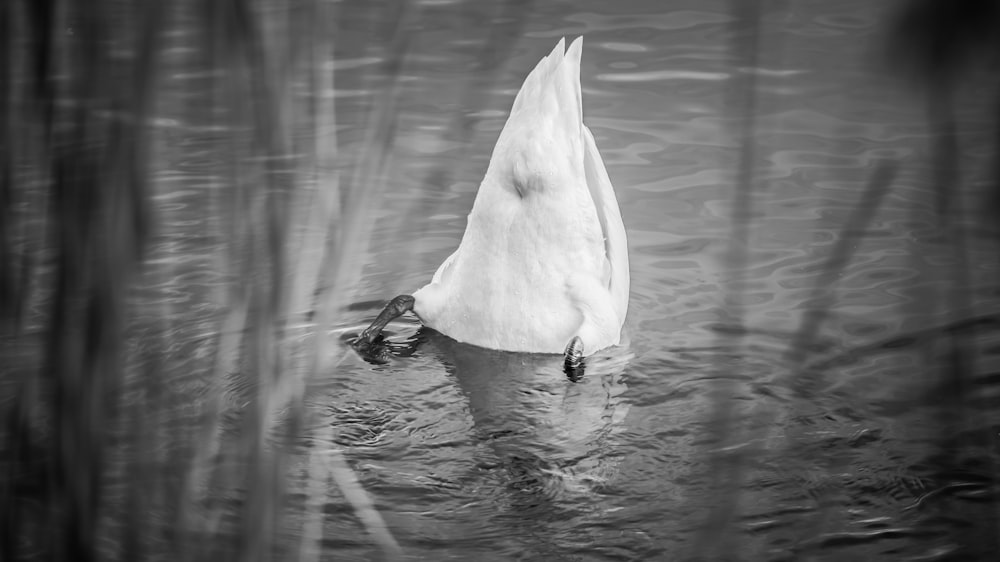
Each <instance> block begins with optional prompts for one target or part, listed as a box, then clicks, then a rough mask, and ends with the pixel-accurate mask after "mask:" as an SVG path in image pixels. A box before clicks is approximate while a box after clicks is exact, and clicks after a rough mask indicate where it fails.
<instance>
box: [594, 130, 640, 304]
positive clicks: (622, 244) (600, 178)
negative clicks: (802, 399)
mask: <svg viewBox="0 0 1000 562" xmlns="http://www.w3.org/2000/svg"><path fill="white" fill-rule="evenodd" d="M583 137H584V159H583V161H584V169H585V172H586V175H587V188H588V189H589V190H590V195H591V197H593V199H594V206H595V207H596V208H597V218H598V219H599V220H600V221H601V230H602V231H603V232H604V252H605V255H606V256H607V259H608V263H609V265H610V266H611V275H610V278H609V280H608V292H609V293H611V298H612V302H613V305H614V308H615V312H616V313H617V314H618V321H619V322H622V323H624V322H625V314H626V312H627V311H628V297H629V283H630V278H629V269H628V240H627V238H626V237H625V224H624V223H623V222H622V214H621V210H620V209H619V208H618V199H617V198H616V197H615V188H614V187H613V186H612V185H611V179H610V178H609V177H608V171H607V169H606V168H605V167H604V160H603V159H602V158H601V153H600V152H598V150H597V143H596V142H595V141H594V135H593V134H592V133H591V132H590V128H589V127H587V126H586V125H584V126H583Z"/></svg>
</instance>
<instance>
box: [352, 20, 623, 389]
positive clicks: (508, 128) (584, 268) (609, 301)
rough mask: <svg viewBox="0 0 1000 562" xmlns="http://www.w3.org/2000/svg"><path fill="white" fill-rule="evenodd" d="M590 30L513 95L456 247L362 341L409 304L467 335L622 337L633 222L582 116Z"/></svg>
mask: <svg viewBox="0 0 1000 562" xmlns="http://www.w3.org/2000/svg"><path fill="white" fill-rule="evenodd" d="M582 48H583V38H582V37H579V38H577V39H576V40H575V41H573V42H572V43H571V44H570V46H569V48H568V49H566V48H565V40H564V39H560V40H559V43H558V44H557V45H556V46H555V48H554V49H553V50H552V52H551V53H549V55H548V56H547V57H544V58H543V59H542V60H541V61H540V62H539V63H538V65H537V66H536V67H535V69H534V70H532V71H531V73H530V74H528V77H527V78H526V79H525V81H524V85H522V86H521V89H520V91H519V92H518V93H517V96H516V97H515V99H514V104H513V107H512V108H511V111H510V116H509V117H508V119H507V122H506V124H505V125H504V127H503V130H501V132H500V136H499V138H498V139H497V143H496V147H495V148H494V149H493V155H492V157H491V158H490V163H489V166H488V167H487V170H486V175H485V177H484V178H483V181H482V183H481V184H480V186H479V191H478V193H477V194H476V200H475V203H474V204H473V206H472V211H471V212H470V213H469V218H468V223H467V225H466V229H465V233H464V234H463V236H462V241H461V243H460V244H459V246H458V249H456V250H455V252H454V253H452V254H451V256H449V257H448V258H447V259H446V260H445V261H444V263H442V264H441V266H440V267H439V268H438V269H437V272H435V273H434V276H433V278H432V279H431V282H430V283H428V284H427V285H425V286H424V287H422V288H421V289H419V290H418V291H416V292H415V293H413V295H400V296H397V297H396V298H394V299H393V300H392V301H390V302H389V304H388V305H386V307H385V309H383V310H382V312H381V313H380V314H379V315H378V317H377V318H376V319H375V321H374V322H373V323H372V324H371V326H369V327H368V328H367V329H365V330H364V331H363V332H362V333H361V335H360V336H359V337H358V339H357V340H355V342H354V346H355V348H356V349H357V350H358V351H359V352H361V353H362V354H363V355H364V354H367V353H370V352H371V350H372V348H373V346H374V345H375V344H376V343H377V342H378V340H379V339H380V334H381V331H382V329H383V328H384V327H385V326H386V324H388V323H389V322H390V321H391V320H393V319H394V318H396V317H397V316H399V315H401V314H403V313H405V312H406V311H409V310H412V311H413V312H414V313H415V314H416V315H417V316H418V317H419V318H420V320H421V322H422V323H423V324H424V325H425V326H428V327H430V328H433V329H434V330H437V331H438V332H441V333H442V334H444V335H446V336H449V337H451V338H453V339H455V340H458V341H460V342H464V343H469V344H473V345H477V346H480V347H486V348H491V349H497V350H504V351H516V352H529V353H563V354H565V363H564V366H565V370H566V373H567V375H569V376H570V378H571V379H574V380H575V379H576V378H578V377H579V376H582V373H583V357H584V356H586V355H590V354H592V353H594V352H596V351H599V350H601V349H604V348H607V347H610V346H614V345H618V343H619V340H620V337H621V329H622V325H623V324H624V322H625V314H626V311H627V309H628V298H629V266H628V246H627V242H626V237H625V226H624V224H623V223H622V218H621V212H620V210H619V208H618V201H617V200H616V198H615V192H614V188H613V187H612V185H611V180H610V179H609V178H608V173H607V170H605V168H604V161H603V160H602V159H601V155H600V153H599V152H598V150H597V145H596V143H595V142H594V136H593V135H592V134H591V132H590V129H589V128H587V126H586V125H584V124H583V106H582V96H581V88H580V57H581V52H582Z"/></svg>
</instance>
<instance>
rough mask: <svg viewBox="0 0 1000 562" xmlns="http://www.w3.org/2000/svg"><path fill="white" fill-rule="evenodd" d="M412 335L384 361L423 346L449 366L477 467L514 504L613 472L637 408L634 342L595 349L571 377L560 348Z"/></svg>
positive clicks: (562, 493) (595, 486)
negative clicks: (633, 401)
mask: <svg viewBox="0 0 1000 562" xmlns="http://www.w3.org/2000/svg"><path fill="white" fill-rule="evenodd" d="M405 341H406V343H405V344H403V343H400V344H389V345H390V346H391V348H392V349H391V351H389V348H388V346H387V348H386V351H387V353H385V354H384V355H383V360H389V355H390V354H391V355H412V354H415V353H419V354H421V355H425V356H427V357H428V358H431V359H432V360H434V361H436V362H440V364H442V365H443V366H444V368H445V370H446V372H447V373H448V374H449V375H450V376H451V377H453V380H454V381H455V382H457V384H458V388H459V390H460V391H461V393H462V395H463V396H464V397H465V398H466V401H467V405H468V410H469V413H470V414H471V418H472V423H473V427H472V433H473V435H472V438H473V440H474V442H475V449H476V453H475V454H476V455H477V456H479V458H477V459H476V466H477V467H479V468H482V469H486V470H488V471H490V472H491V473H494V474H495V475H496V476H497V477H498V478H500V479H501V480H502V481H503V483H504V484H505V485H506V487H507V488H508V489H509V490H510V491H511V492H513V493H515V496H512V501H517V502H518V503H520V502H522V501H528V502H532V503H535V502H538V503H546V502H549V501H551V500H558V499H570V498H571V497H572V496H574V495H576V494H579V493H590V492H594V491H597V490H600V489H601V488H602V487H604V486H605V485H607V484H609V483H610V481H611V480H612V479H613V478H614V476H615V472H616V468H617V465H618V462H619V460H620V458H621V455H620V453H619V451H618V449H617V447H615V442H616V437H617V435H618V434H619V433H620V432H621V431H622V430H623V428H624V421H625V417H626V415H627V413H628V409H629V404H628V402H627V400H626V397H625V391H626V390H627V387H626V384H625V379H626V367H627V365H628V361H629V360H630V359H631V357H632V354H631V353H630V352H629V350H628V346H627V345H621V346H617V347H614V348H609V349H607V350H605V351H602V352H600V353H597V354H595V355H594V356H592V358H590V359H589V360H588V361H589V362H588V370H587V373H586V375H585V376H584V377H583V378H582V379H581V380H579V381H576V382H573V381H571V380H569V379H568V378H567V377H566V375H565V374H564V372H563V362H562V357H560V356H558V355H551V354H530V353H515V352H507V351H496V350H491V349H486V348H482V347H477V346H474V345H469V344H465V343H461V342H457V341H455V340H453V339H451V338H449V337H447V336H445V335H442V334H440V333H438V332H436V331H434V330H432V329H430V328H426V327H422V328H420V330H419V331H418V332H417V333H416V334H415V335H414V336H412V337H411V338H409V339H407V340H405Z"/></svg>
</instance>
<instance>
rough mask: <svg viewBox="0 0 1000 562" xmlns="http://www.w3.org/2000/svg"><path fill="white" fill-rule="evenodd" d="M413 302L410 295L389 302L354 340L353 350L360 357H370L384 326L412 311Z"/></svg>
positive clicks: (400, 296)
mask: <svg viewBox="0 0 1000 562" xmlns="http://www.w3.org/2000/svg"><path fill="white" fill-rule="evenodd" d="M413 302H414V301H413V296H412V295H399V296H398V297H396V298H394V299H392V300H391V301H389V304H387V305H385V308H383V309H382V312H380V313H379V314H378V316H376V317H375V321H374V322H372V323H371V326H368V327H367V328H365V330H364V331H363V332H361V335H360V336H358V339H356V340H354V349H356V350H357V351H358V352H359V353H361V354H362V355H365V356H369V355H371V354H372V351H373V347H374V346H375V344H376V343H377V342H378V341H379V340H380V339H381V337H382V330H383V329H384V328H385V326H386V324H388V323H389V322H392V321H393V320H395V319H396V318H399V317H400V316H402V315H403V314H404V313H406V312H407V311H410V310H413Z"/></svg>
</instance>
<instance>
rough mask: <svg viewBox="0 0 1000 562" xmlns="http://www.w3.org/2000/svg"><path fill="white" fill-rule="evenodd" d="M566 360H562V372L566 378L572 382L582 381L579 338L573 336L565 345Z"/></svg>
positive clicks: (581, 355)
mask: <svg viewBox="0 0 1000 562" xmlns="http://www.w3.org/2000/svg"><path fill="white" fill-rule="evenodd" d="M564 355H565V356H566V358H565V359H564V360H563V372H564V373H566V378H568V379H569V380H571V381H573V382H579V381H580V380H581V379H583V370H584V369H583V367H584V365H583V340H581V339H580V336H573V339H571V340H569V343H568V344H566V352H565V354H564Z"/></svg>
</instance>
